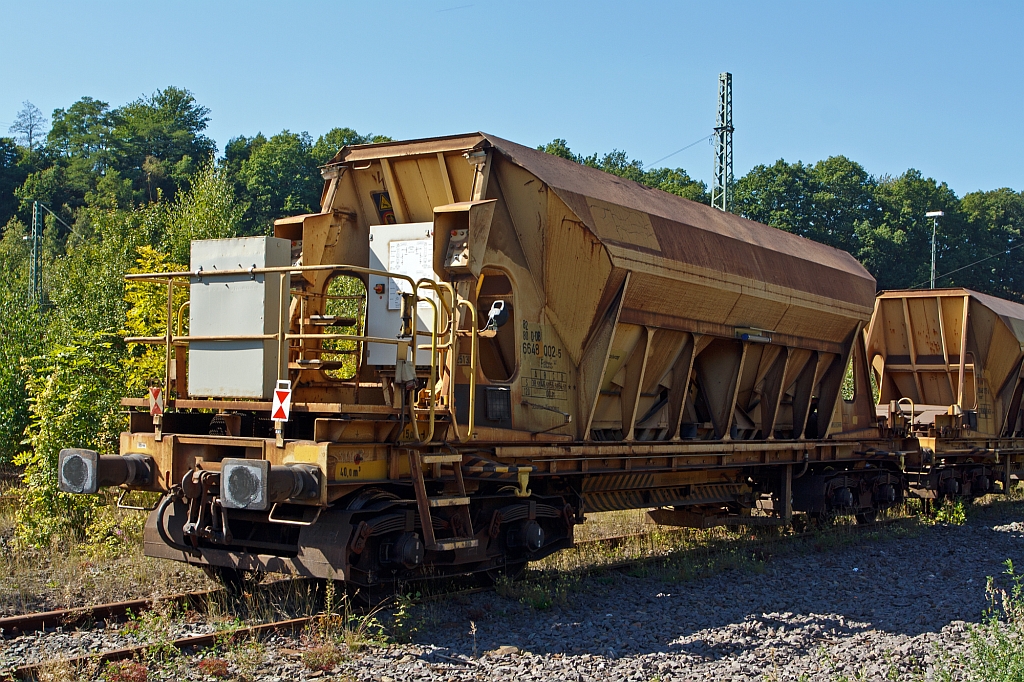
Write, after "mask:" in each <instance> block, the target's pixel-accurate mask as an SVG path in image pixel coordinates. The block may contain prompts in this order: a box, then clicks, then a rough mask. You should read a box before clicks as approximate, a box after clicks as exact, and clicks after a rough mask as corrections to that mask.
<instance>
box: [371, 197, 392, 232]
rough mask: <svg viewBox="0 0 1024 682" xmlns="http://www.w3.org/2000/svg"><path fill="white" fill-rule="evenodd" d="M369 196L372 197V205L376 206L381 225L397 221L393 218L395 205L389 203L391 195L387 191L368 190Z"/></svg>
mask: <svg viewBox="0 0 1024 682" xmlns="http://www.w3.org/2000/svg"><path fill="white" fill-rule="evenodd" d="M370 197H372V198H373V205H374V206H376V207H377V215H378V216H380V224H381V225H394V224H395V223H397V222H398V219H397V218H395V207H394V206H392V205H391V197H389V196H388V193H387V192H370Z"/></svg>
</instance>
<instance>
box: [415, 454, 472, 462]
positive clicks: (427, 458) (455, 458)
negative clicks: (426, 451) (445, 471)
mask: <svg viewBox="0 0 1024 682" xmlns="http://www.w3.org/2000/svg"><path fill="white" fill-rule="evenodd" d="M420 461H421V462H423V463H424V464H457V463H459V462H461V461H462V455H421V456H420Z"/></svg>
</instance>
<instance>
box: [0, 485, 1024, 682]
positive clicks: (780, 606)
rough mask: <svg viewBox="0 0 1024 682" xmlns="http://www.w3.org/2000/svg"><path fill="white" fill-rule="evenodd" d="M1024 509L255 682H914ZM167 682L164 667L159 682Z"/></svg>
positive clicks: (960, 621)
mask: <svg viewBox="0 0 1024 682" xmlns="http://www.w3.org/2000/svg"><path fill="white" fill-rule="evenodd" d="M1022 510H1024V506H1022V505H1021V504H1019V503H1018V504H1006V503H1004V504H998V505H995V506H994V507H993V508H992V509H989V510H987V511H982V512H978V513H975V514H973V515H971V517H970V518H969V519H968V521H967V523H966V524H965V525H962V526H955V525H942V524H939V525H935V526H925V527H922V528H918V529H915V530H913V531H910V532H903V533H887V532H885V531H883V532H882V533H881V535H882V538H881V539H867V538H864V539H861V538H855V539H853V540H852V541H851V542H850V543H849V544H845V545H843V544H841V543H827V542H822V543H819V544H817V545H815V543H813V542H812V543H810V544H809V546H808V548H807V550H806V551H800V552H780V553H779V555H778V556H774V557H768V558H767V560H766V561H763V562H760V561H758V562H751V563H749V564H748V565H746V566H745V567H743V568H739V569H732V570H726V571H723V572H719V573H715V574H714V575H711V576H709V577H703V578H698V579H692V580H670V579H666V578H665V574H664V573H663V572H660V573H659V572H658V571H647V572H645V571H638V570H635V569H634V570H629V571H609V572H605V573H599V574H594V575H590V576H587V577H584V578H582V579H578V580H576V581H573V582H572V583H571V584H570V585H569V586H568V587H567V588H566V590H565V591H564V592H563V593H562V598H560V599H556V600H555V603H554V604H553V605H551V606H549V607H547V608H535V607H533V606H530V605H529V604H528V603H523V602H522V601H520V600H518V599H516V598H514V597H502V596H500V595H498V594H496V593H493V592H491V593H481V594H474V595H458V596H454V597H452V598H451V599H448V600H446V601H444V602H432V603H427V604H424V605H421V606H416V607H413V608H412V609H411V611H410V613H409V615H408V616H407V617H406V619H405V623H406V629H405V632H406V633H407V635H408V639H410V640H411V641H409V643H406V644H391V645H389V646H372V645H370V646H366V647H364V648H362V649H361V650H359V651H357V652H348V653H346V654H345V656H344V659H343V660H342V661H341V662H340V663H339V664H338V665H337V666H336V667H334V668H333V669H332V670H331V671H328V672H324V671H309V670H307V669H306V667H305V666H304V665H303V663H302V660H301V658H300V657H301V651H302V650H303V649H304V648H306V647H307V646H308V644H307V642H306V641H305V640H303V639H302V638H300V637H298V636H285V635H275V636H273V637H271V638H269V639H268V640H267V641H266V642H265V650H264V651H263V652H262V654H261V656H260V658H262V663H259V664H258V665H256V666H255V668H254V669H253V670H252V675H251V678H252V679H254V680H268V681H271V680H290V679H339V680H343V679H355V680H360V681H363V680H366V681H369V680H381V681H382V682H388V681H389V680H390V681H391V682H413V681H418V680H493V681H497V680H567V681H571V682H577V681H581V680H661V681H664V682H667V681H669V680H708V679H710V680H766V679H768V680H797V679H808V680H835V679H839V678H841V677H844V676H845V677H847V678H851V679H852V678H857V677H860V678H865V679H884V678H887V677H888V678H890V679H892V678H898V679H912V678H913V679H917V678H919V677H921V676H922V675H925V676H927V674H928V672H929V671H930V670H931V669H932V668H933V667H934V665H935V664H936V662H937V661H940V659H942V658H943V657H947V658H948V657H954V656H956V655H957V654H958V652H961V651H963V650H964V649H965V647H966V643H967V633H968V631H969V628H970V623H972V622H978V621H979V620H980V619H981V617H982V613H983V611H984V609H985V607H986V606H987V601H986V593H985V585H986V579H987V577H988V576H1002V573H1003V571H1004V570H1005V566H1004V562H1005V561H1006V560H1007V559H1012V560H1013V561H1014V562H1015V563H1018V564H1019V563H1020V562H1022V560H1024V552H1022V548H1024V523H1021V522H1020V521H1017V520H1016V519H1017V518H1020V517H1021V512H1022ZM762 558H763V557H762ZM645 573H646V574H645ZM655 576H657V577H655ZM1004 583H1005V580H1004ZM524 601H527V602H529V601H530V600H528V599H527V600H524ZM544 606H546V604H544ZM183 629H184V628H183ZM111 630H112V628H111V629H107V630H103V629H99V628H97V631H96V632H94V633H90V632H89V631H86V632H77V633H45V634H33V635H25V636H22V637H18V638H15V639H9V640H5V641H2V642H0V668H7V667H9V666H12V665H20V664H23V663H28V662H32V661H36V660H44V659H49V658H53V657H54V656H57V655H60V654H61V653H63V654H64V655H72V654H76V653H79V652H81V651H83V650H93V651H95V650H96V644H97V643H99V644H100V646H102V647H103V648H106V647H107V646H112V647H113V646H116V645H119V644H120V645H123V644H121V643H122V642H123V641H124V640H125V639H126V638H125V637H124V636H123V635H120V634H119V633H116V632H112V631H111ZM197 630H200V628H196V627H195V626H192V632H196V631H197ZM200 631H201V630H200ZM175 634H177V633H175ZM228 658H229V659H230V656H228ZM190 668H191V669H194V670H195V676H194V677H193V679H202V676H201V675H200V674H199V673H198V666H197V665H193V666H188V665H185V666H184V667H183V666H182V665H180V664H179V665H177V666H175V670H174V672H173V676H174V677H178V678H180V677H182V676H188V677H192V675H191V673H190ZM166 674H167V675H170V674H171V673H170V671H168V672H167V673H166ZM163 677H165V674H162V673H161V671H160V670H158V669H156V668H155V667H151V669H150V679H156V678H163ZM167 679H170V678H167Z"/></svg>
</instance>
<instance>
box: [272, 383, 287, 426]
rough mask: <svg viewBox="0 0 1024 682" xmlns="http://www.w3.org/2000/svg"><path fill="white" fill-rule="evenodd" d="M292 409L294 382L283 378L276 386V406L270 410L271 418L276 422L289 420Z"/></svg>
mask: <svg viewBox="0 0 1024 682" xmlns="http://www.w3.org/2000/svg"><path fill="white" fill-rule="evenodd" d="M291 411H292V382H291V381H287V380H282V381H278V382H277V387H276V388H274V407H273V408H272V409H271V410H270V418H271V419H273V420H274V421H276V422H286V421H288V415H289V414H290V413H291Z"/></svg>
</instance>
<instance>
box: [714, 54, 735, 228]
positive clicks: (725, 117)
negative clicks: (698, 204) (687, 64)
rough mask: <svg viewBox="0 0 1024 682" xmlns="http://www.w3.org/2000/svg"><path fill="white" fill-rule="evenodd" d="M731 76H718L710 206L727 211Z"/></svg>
mask: <svg viewBox="0 0 1024 682" xmlns="http://www.w3.org/2000/svg"><path fill="white" fill-rule="evenodd" d="M733 130H734V128H733V127H732V74H731V73H728V72H725V73H720V74H718V125H716V126H715V178H714V183H713V185H712V187H711V205H712V206H714V207H715V208H717V209H720V210H722V211H728V210H729V200H730V199H731V197H730V191H729V190H730V185H731V184H732V133H733Z"/></svg>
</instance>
